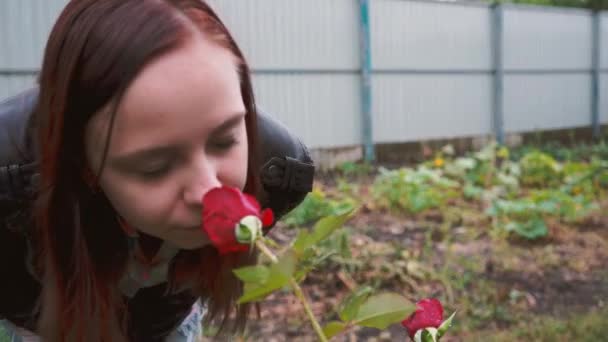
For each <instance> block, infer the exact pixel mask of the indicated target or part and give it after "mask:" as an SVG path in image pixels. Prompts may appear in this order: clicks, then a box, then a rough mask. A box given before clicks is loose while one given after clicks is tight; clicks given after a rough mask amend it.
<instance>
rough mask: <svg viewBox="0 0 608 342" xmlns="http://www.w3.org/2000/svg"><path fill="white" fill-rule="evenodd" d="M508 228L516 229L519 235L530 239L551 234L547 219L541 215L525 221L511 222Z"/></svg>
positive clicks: (509, 229)
mask: <svg viewBox="0 0 608 342" xmlns="http://www.w3.org/2000/svg"><path fill="white" fill-rule="evenodd" d="M506 229H507V230H508V231H514V232H515V233H517V234H518V235H521V236H522V237H525V238H526V239H530V240H534V239H537V238H540V237H543V236H547V234H549V231H548V230H547V225H546V224H545V221H544V220H543V219H542V218H540V217H535V218H532V219H531V220H529V221H527V222H525V223H520V222H509V224H507V226H506Z"/></svg>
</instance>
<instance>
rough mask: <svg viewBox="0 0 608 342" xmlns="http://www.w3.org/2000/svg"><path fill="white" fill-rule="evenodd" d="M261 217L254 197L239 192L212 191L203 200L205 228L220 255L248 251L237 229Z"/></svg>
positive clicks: (226, 189) (218, 189)
mask: <svg viewBox="0 0 608 342" xmlns="http://www.w3.org/2000/svg"><path fill="white" fill-rule="evenodd" d="M250 215H252V216H257V217H259V216H260V205H259V203H258V201H257V200H256V198H255V197H253V196H251V195H249V194H245V193H243V192H241V191H240V190H239V189H237V188H232V187H228V186H221V187H217V188H214V189H211V190H209V191H208V192H207V193H206V194H205V196H204V197H203V212H202V217H203V227H202V229H203V230H204V231H205V233H207V235H208V236H209V239H210V240H211V242H212V243H213V245H214V246H215V247H216V248H217V249H218V251H219V252H220V254H227V253H233V252H241V251H247V250H248V248H249V245H247V244H241V243H239V242H238V241H237V239H236V235H235V226H236V225H237V223H239V222H240V221H241V219H242V218H243V217H246V216H250Z"/></svg>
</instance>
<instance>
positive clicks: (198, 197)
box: [184, 167, 221, 205]
mask: <svg viewBox="0 0 608 342" xmlns="http://www.w3.org/2000/svg"><path fill="white" fill-rule="evenodd" d="M197 170H198V171H197V172H196V174H195V175H194V176H193V177H192V180H191V181H190V182H189V184H188V185H187V187H186V190H185V191H184V200H185V202H186V203H187V204H189V205H200V204H201V203H202V200H203V196H204V195H205V194H206V193H207V192H208V191H209V190H211V189H213V188H216V187H219V186H221V183H220V181H219V179H218V176H217V173H216V172H215V170H214V169H213V168H212V167H204V168H198V169H197Z"/></svg>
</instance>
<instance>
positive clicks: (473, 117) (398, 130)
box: [372, 74, 492, 143]
mask: <svg viewBox="0 0 608 342" xmlns="http://www.w3.org/2000/svg"><path fill="white" fill-rule="evenodd" d="M372 83H373V87H374V93H373V100H374V101H373V113H374V137H375V140H376V141H377V142H383V143H391V142H405V141H415V140H421V139H431V138H448V137H458V136H472V135H481V134H489V133H490V132H491V119H492V117H491V115H490V113H491V112H492V108H491V101H490V99H491V98H492V78H491V76H490V75H483V74H482V75H467V76H459V77H454V76H453V75H385V74H382V75H375V76H374V78H373V80H372Z"/></svg>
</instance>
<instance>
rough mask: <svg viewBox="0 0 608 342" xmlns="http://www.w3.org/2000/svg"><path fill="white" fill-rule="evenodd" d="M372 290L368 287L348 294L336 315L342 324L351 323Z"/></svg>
mask: <svg viewBox="0 0 608 342" xmlns="http://www.w3.org/2000/svg"><path fill="white" fill-rule="evenodd" d="M371 293H372V288H371V287H369V286H365V287H362V288H359V289H357V290H356V291H355V292H354V293H352V294H350V295H349V296H348V297H346V298H345V299H344V301H342V304H341V305H340V308H339V310H338V315H339V316H340V319H341V320H342V321H344V322H350V321H352V320H353V319H354V318H355V317H356V316H357V313H358V312H359V308H360V307H361V305H362V304H363V302H365V300H366V299H367V298H368V297H369V296H370V295H371Z"/></svg>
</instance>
